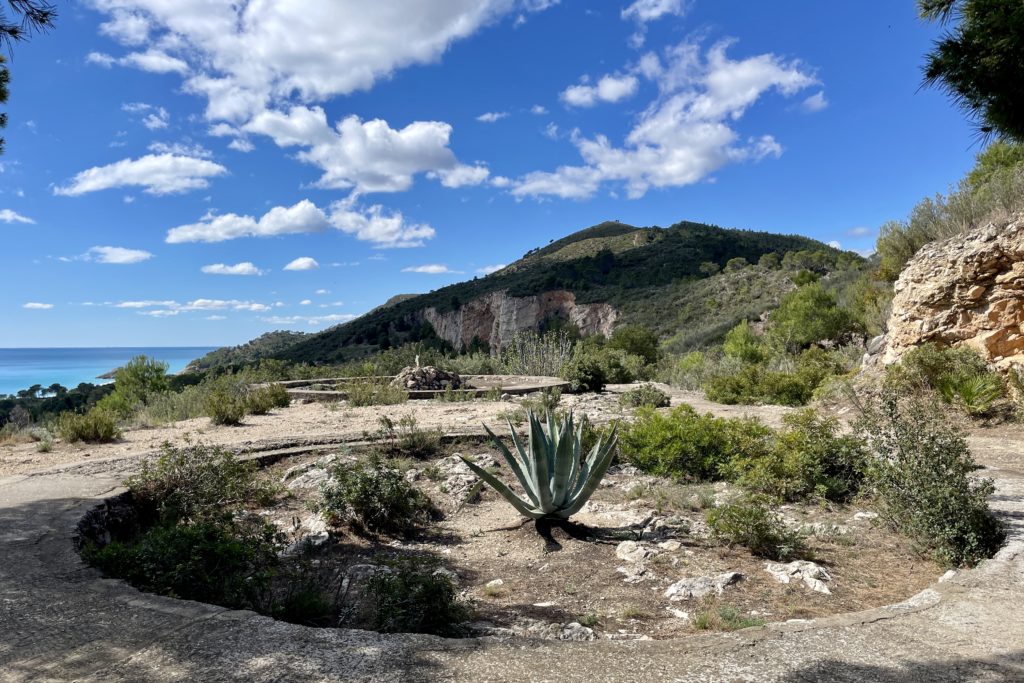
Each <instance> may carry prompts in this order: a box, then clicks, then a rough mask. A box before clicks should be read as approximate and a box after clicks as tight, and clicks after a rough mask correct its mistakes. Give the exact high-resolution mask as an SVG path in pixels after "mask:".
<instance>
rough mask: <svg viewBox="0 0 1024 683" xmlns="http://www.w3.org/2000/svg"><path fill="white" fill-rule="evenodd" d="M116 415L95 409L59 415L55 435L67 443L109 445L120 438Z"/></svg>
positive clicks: (108, 411)
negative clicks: (79, 442)
mask: <svg viewBox="0 0 1024 683" xmlns="http://www.w3.org/2000/svg"><path fill="white" fill-rule="evenodd" d="M117 423H118V419H117V414H116V413H114V412H112V411H110V410H104V409H102V408H99V407H96V408H93V409H92V410H90V411H89V412H87V413H85V414H84V415H81V414H78V413H61V414H60V416H59V417H58V418H57V423H56V431H57V435H58V436H59V437H60V438H62V439H64V440H65V441H67V442H68V443H75V442H77V441H84V442H86V443H110V442H111V441H116V440H118V439H120V438H121V430H120V428H119V427H118V424H117Z"/></svg>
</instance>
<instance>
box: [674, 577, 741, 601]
mask: <svg viewBox="0 0 1024 683" xmlns="http://www.w3.org/2000/svg"><path fill="white" fill-rule="evenodd" d="M742 578H743V575H742V574H740V573H739V572H724V573H722V574H716V575H715V576H697V577H694V578H689V579H681V580H679V581H676V582H675V583H673V584H672V585H671V586H669V587H668V588H666V589H665V597H666V598H668V599H669V600H671V601H672V602H677V601H679V600H690V599H693V598H703V597H704V596H705V595H710V594H711V593H714V594H716V595H721V594H722V593H723V592H725V589H726V588H727V587H728V586H731V585H733V584H734V583H736V582H737V581H739V580H740V579H742Z"/></svg>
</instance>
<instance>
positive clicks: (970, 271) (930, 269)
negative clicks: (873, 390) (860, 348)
mask: <svg viewBox="0 0 1024 683" xmlns="http://www.w3.org/2000/svg"><path fill="white" fill-rule="evenodd" d="M1022 323H1024V215H1018V216H1015V217H1014V218H1013V219H1012V220H1009V221H1005V220H1004V221H1001V222H998V223H993V224H989V225H986V226H984V227H982V228H978V229H976V230H973V231H971V232H968V233H965V234H963V235H957V236H955V237H951V238H949V239H946V240H943V241H941V242H936V243H934V244H929V245H927V246H926V247H924V248H923V249H921V251H919V252H918V253H917V254H916V255H915V256H914V258H913V259H911V260H910V263H908V264H907V267H906V268H905V269H904V270H903V273H902V274H900V278H899V280H898V281H897V282H896V286H895V296H894V297H893V302H892V314H891V315H890V317H889V331H888V333H887V334H886V348H885V352H884V355H883V361H884V362H885V363H887V364H888V363H892V362H895V361H897V360H899V358H900V356H902V355H903V354H904V353H905V352H906V351H908V350H910V349H911V348H913V347H915V346H917V345H919V344H923V343H925V342H929V341H934V342H939V343H941V344H946V345H951V346H955V345H965V346H969V347H971V348H974V349H975V350H977V351H978V352H979V353H981V355H982V356H983V357H984V358H985V359H986V360H987V361H989V362H990V363H992V364H994V365H996V366H997V367H1002V368H1007V367H1009V366H1010V365H1011V364H1013V363H1022V362H1024V336H1022V333H1021V324H1022Z"/></svg>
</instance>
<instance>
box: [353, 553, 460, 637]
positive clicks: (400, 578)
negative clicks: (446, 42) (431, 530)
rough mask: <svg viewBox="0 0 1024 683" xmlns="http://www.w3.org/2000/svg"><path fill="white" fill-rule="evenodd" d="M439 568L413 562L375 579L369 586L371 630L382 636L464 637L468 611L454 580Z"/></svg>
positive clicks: (396, 564)
mask: <svg viewBox="0 0 1024 683" xmlns="http://www.w3.org/2000/svg"><path fill="white" fill-rule="evenodd" d="M436 569H437V564H436V563H433V562H427V561H424V560H411V559H410V560H404V561H400V562H392V563H390V566H389V567H388V571H383V572H379V573H377V574H375V575H374V576H372V577H371V578H370V579H369V581H368V582H367V585H366V588H367V593H368V595H369V597H370V599H371V602H372V619H371V623H372V627H373V628H374V629H376V630H378V631H381V632H383V633H431V634H434V635H438V636H458V635H461V634H462V629H461V628H460V624H462V623H463V622H464V621H466V619H467V618H468V617H469V610H467V609H466V607H465V605H463V604H462V603H461V602H460V601H459V599H458V591H457V590H456V588H455V585H454V584H453V583H452V580H451V579H450V578H448V576H446V575H445V574H444V573H443V572H438V571H436Z"/></svg>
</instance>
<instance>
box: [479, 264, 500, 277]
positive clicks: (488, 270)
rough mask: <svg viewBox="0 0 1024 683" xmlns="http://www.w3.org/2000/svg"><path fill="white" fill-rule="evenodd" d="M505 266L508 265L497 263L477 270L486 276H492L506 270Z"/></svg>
mask: <svg viewBox="0 0 1024 683" xmlns="http://www.w3.org/2000/svg"><path fill="white" fill-rule="evenodd" d="M505 265H506V264H504V263H496V264H494V265H493V266H484V267H483V268H477V269H476V272H478V273H483V274H484V275H490V274H491V273H496V272H498V271H499V270H501V269H502V268H504V267H505Z"/></svg>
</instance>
